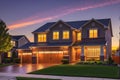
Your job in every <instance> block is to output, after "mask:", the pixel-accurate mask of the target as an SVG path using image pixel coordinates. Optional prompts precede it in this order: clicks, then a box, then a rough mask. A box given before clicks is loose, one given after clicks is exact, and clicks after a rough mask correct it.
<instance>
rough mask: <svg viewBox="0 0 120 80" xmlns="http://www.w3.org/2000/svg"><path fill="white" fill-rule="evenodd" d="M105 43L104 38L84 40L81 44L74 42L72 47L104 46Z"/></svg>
mask: <svg viewBox="0 0 120 80" xmlns="http://www.w3.org/2000/svg"><path fill="white" fill-rule="evenodd" d="M105 44H106V41H105V38H96V39H84V40H82V41H81V42H76V43H74V44H73V46H80V45H105Z"/></svg>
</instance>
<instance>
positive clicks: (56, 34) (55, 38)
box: [53, 31, 59, 40]
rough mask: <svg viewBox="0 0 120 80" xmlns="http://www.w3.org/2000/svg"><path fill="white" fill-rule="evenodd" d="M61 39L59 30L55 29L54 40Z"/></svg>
mask: <svg viewBox="0 0 120 80" xmlns="http://www.w3.org/2000/svg"><path fill="white" fill-rule="evenodd" d="M58 39H59V32H58V31H54V32H53V40H58Z"/></svg>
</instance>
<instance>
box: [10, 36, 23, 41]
mask: <svg viewBox="0 0 120 80" xmlns="http://www.w3.org/2000/svg"><path fill="white" fill-rule="evenodd" d="M22 37H25V35H11V38H12V40H15V41H18V40H19V39H20V38H22Z"/></svg>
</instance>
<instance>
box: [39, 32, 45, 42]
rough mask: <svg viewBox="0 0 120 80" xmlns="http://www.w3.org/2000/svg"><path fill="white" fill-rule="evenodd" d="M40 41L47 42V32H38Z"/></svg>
mask: <svg viewBox="0 0 120 80" xmlns="http://www.w3.org/2000/svg"><path fill="white" fill-rule="evenodd" d="M38 42H46V34H38Z"/></svg>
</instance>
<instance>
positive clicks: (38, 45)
mask: <svg viewBox="0 0 120 80" xmlns="http://www.w3.org/2000/svg"><path fill="white" fill-rule="evenodd" d="M71 44H72V42H62V43H27V44H25V45H23V46H21V47H19V48H18V49H29V48H30V47H46V46H47V47H53V46H70V45H71Z"/></svg>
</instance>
